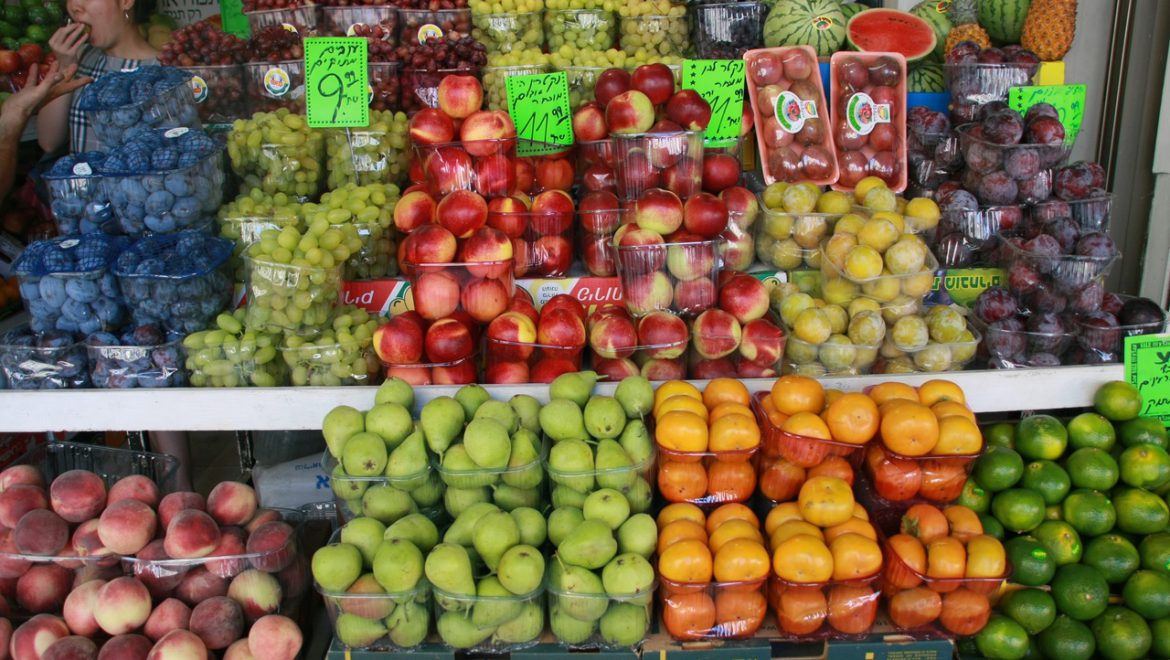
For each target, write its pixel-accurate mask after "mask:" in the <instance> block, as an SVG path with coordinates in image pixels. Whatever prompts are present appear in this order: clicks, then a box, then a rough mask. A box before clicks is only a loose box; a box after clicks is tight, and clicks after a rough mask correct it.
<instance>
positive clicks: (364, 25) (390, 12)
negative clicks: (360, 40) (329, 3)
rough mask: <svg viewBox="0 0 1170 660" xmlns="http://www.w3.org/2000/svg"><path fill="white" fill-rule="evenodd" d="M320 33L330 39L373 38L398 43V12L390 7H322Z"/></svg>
mask: <svg viewBox="0 0 1170 660" xmlns="http://www.w3.org/2000/svg"><path fill="white" fill-rule="evenodd" d="M321 31H322V32H323V33H324V34H325V35H327V36H331V37H371V36H373V37H375V38H377V39H380V40H382V41H385V42H388V43H390V44H396V43H398V10H397V9H395V8H394V7H392V6H381V5H358V6H349V7H322V8H321Z"/></svg>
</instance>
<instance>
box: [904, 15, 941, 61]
mask: <svg viewBox="0 0 1170 660" xmlns="http://www.w3.org/2000/svg"><path fill="white" fill-rule="evenodd" d="M950 6H951V3H950V2H947V1H944V0H922V2H920V3H918V4H916V5H914V8H913V9H911V10H910V13H911V14H914V15H915V16H917V17H918V18H921V19H922V20H924V21H926V22H927V23H928V24H930V27H931V29H933V30H934V38H935V39H936V40H937V42H938V43H937V44H936V45H935V47H934V56H935V58H936V59H938V60H939V61H941V60H942V59H943V58H944V57H946V52H945V51H946V45H947V35H948V34H950V33H951V21H950V19H949V18H947V11H948V10H949V9H950Z"/></svg>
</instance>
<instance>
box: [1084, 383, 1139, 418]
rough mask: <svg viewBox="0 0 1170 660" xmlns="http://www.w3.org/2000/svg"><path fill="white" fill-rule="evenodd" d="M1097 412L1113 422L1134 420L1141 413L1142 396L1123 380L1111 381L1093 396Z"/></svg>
mask: <svg viewBox="0 0 1170 660" xmlns="http://www.w3.org/2000/svg"><path fill="white" fill-rule="evenodd" d="M1093 407H1094V408H1096V409H1097V412H1099V413H1101V414H1102V415H1105V416H1106V417H1108V418H1109V419H1111V420H1113V421H1115V422H1124V421H1127V420H1130V419H1134V418H1135V417H1137V416H1138V415H1139V414H1141V412H1142V394H1141V392H1138V389H1137V388H1136V387H1134V386H1133V385H1130V384H1129V383H1127V382H1125V381H1124V380H1111V381H1109V382H1108V383H1105V384H1104V385H1102V386H1101V387H1100V388H1099V389H1098V390H1097V393H1096V394H1095V395H1093Z"/></svg>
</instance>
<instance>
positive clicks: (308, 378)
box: [280, 305, 381, 387]
mask: <svg viewBox="0 0 1170 660" xmlns="http://www.w3.org/2000/svg"><path fill="white" fill-rule="evenodd" d="M377 327H378V320H377V319H373V318H370V314H369V312H367V311H366V310H364V309H359V308H357V307H353V306H352V305H347V306H345V307H339V308H338V309H337V313H336V314H335V315H334V317H333V323H332V325H331V326H330V327H328V328H325V329H324V330H322V331H321V332H320V334H317V335H314V336H309V337H300V336H296V335H290V336H286V337H285V338H284V341H283V342H282V344H281V347H280V355H281V357H282V358H283V359H284V363H285V364H286V365H287V366H288V370H289V381H290V382H291V383H292V384H293V385H296V386H302V385H316V386H331V387H336V386H339V385H367V384H370V381H371V379H372V378H374V377H375V376H377V374H378V371H379V370H380V368H381V365H380V364H379V362H378V359H377V357H376V356H375V355H374V352H373V351H372V350H371V348H370V347H371V345H372V343H373V338H374V330H376V329H377Z"/></svg>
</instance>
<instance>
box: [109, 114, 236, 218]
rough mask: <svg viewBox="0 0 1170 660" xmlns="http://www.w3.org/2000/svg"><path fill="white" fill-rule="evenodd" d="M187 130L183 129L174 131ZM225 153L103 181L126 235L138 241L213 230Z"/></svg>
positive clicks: (220, 196) (220, 152)
mask: <svg viewBox="0 0 1170 660" xmlns="http://www.w3.org/2000/svg"><path fill="white" fill-rule="evenodd" d="M175 130H184V129H175ZM223 170H224V165H223V150H222V149H216V150H215V151H213V152H212V153H210V154H208V155H207V156H205V157H204V158H203V159H202V160H199V161H198V162H196V163H193V164H191V165H188V166H186V167H180V168H176V169H173V170H167V171H157V172H146V173H143V174H108V175H106V176H104V177H103V178H102V185H103V186H105V190H106V196H107V197H108V198H109V200H110V204H111V206H112V207H113V211H114V218H115V219H116V220H117V224H118V228H119V229H120V230H121V232H122V233H124V234H126V235H127V236H130V237H131V238H137V237H140V236H143V235H145V234H165V233H170V232H176V231H180V230H184V229H205V230H207V231H210V230H211V223H212V222H213V219H214V218H215V213H216V211H218V210H219V206H220V202H221V201H222V200H223V191H224V172H223Z"/></svg>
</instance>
